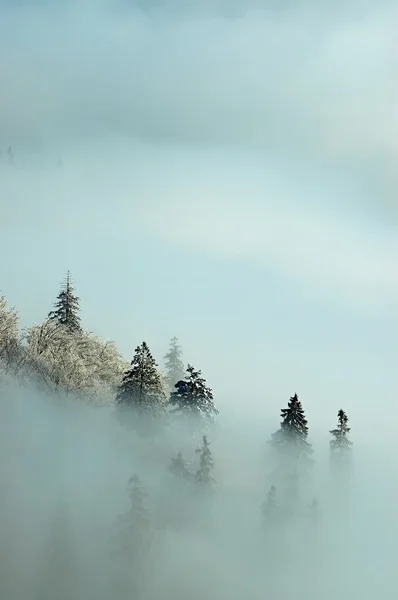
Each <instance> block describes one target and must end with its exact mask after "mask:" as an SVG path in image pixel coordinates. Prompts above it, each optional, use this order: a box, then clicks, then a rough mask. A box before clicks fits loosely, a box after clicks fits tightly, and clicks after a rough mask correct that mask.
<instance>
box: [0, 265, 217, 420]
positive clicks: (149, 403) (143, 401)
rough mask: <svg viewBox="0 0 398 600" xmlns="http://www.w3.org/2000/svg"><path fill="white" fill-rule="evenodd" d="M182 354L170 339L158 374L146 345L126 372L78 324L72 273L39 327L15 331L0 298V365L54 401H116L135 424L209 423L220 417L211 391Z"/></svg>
mask: <svg viewBox="0 0 398 600" xmlns="http://www.w3.org/2000/svg"><path fill="white" fill-rule="evenodd" d="M181 355H182V352H181V347H180V346H179V344H178V339H177V338H176V337H173V338H172V339H171V342H170V348H169V351H168V352H167V354H166V356H165V371H164V372H163V371H161V370H160V369H159V366H158V364H157V363H156V361H155V359H154V358H153V356H152V354H151V351H150V349H149V347H148V345H147V343H146V342H145V341H144V342H142V344H141V345H140V346H137V348H136V349H135V353H134V356H133V359H132V361H131V363H130V366H128V364H127V363H126V362H125V361H124V360H123V358H122V357H121V355H120V354H119V352H118V350H117V348H116V346H115V344H114V343H113V342H109V341H103V340H101V339H99V338H98V337H96V336H95V335H94V334H93V333H92V332H88V331H85V330H84V329H83V328H82V325H81V319H80V306H79V298H78V297H77V296H76V295H75V291H74V288H73V285H72V281H71V276H70V273H69V272H68V273H67V276H66V279H65V281H64V283H63V285H62V287H61V290H60V292H59V294H58V296H57V299H56V302H55V305H54V309H53V310H51V311H50V312H49V313H48V315H47V318H46V319H45V321H44V322H43V323H42V324H40V325H33V326H31V327H28V328H27V329H26V330H25V331H23V332H22V335H20V334H19V332H18V315H17V313H16V311H15V310H14V309H9V310H7V308H6V299H5V297H0V366H1V368H2V371H3V372H6V373H13V374H14V375H18V377H19V379H20V380H21V381H26V380H28V381H29V382H30V383H34V384H36V385H37V386H38V387H39V388H40V389H41V390H44V391H47V392H50V393H51V394H57V393H62V394H66V395H74V396H84V397H85V398H86V399H91V400H93V399H97V400H98V399H101V400H108V401H111V402H115V404H116V406H118V407H120V408H128V409H129V410H130V412H131V413H132V412H134V414H135V416H136V417H137V419H138V418H139V417H140V416H141V417H145V418H149V417H151V418H158V417H164V418H165V417H166V416H168V415H169V414H170V413H173V414H175V415H180V416H185V417H191V418H192V419H193V418H196V419H197V420H202V421H208V422H211V421H212V419H213V417H214V416H215V415H217V414H218V410H217V408H216V407H215V404H214V399H213V393H212V390H211V389H210V388H209V387H208V386H207V384H206V381H205V379H204V378H203V377H202V376H201V371H199V370H195V369H194V367H193V366H192V365H191V364H188V366H187V368H186V370H185V369H184V364H183V362H182V360H181Z"/></svg>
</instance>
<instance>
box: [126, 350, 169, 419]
mask: <svg viewBox="0 0 398 600" xmlns="http://www.w3.org/2000/svg"><path fill="white" fill-rule="evenodd" d="M116 404H118V405H119V406H125V407H129V408H133V409H135V410H137V411H138V413H140V414H142V415H152V416H157V415H160V414H162V413H163V412H164V410H165V404H166V395H165V392H164V388H163V385H162V379H161V376H160V373H159V371H158V369H157V364H156V362H155V359H154V358H153V356H152V354H151V352H150V350H149V348H148V345H147V344H146V342H142V344H141V346H137V348H136V349H135V354H134V357H133V359H132V361H131V367H130V368H129V369H128V370H127V371H126V372H125V374H124V375H123V379H122V383H121V385H120V387H119V390H118V393H117V396H116Z"/></svg>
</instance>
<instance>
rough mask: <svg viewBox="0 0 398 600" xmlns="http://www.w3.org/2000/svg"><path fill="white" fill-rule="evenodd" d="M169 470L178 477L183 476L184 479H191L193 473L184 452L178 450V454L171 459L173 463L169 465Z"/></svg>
mask: <svg viewBox="0 0 398 600" xmlns="http://www.w3.org/2000/svg"><path fill="white" fill-rule="evenodd" d="M169 471H170V472H171V473H173V475H176V476H177V477H181V478H182V479H191V478H192V473H191V471H190V470H189V468H188V465H187V463H186V461H185V460H184V458H183V456H182V453H181V452H178V454H177V456H175V457H173V458H172V459H171V464H170V466H169Z"/></svg>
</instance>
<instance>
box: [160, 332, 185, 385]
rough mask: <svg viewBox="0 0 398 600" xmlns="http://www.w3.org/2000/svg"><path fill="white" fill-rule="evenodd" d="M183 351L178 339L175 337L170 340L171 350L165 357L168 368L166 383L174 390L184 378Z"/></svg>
mask: <svg viewBox="0 0 398 600" xmlns="http://www.w3.org/2000/svg"><path fill="white" fill-rule="evenodd" d="M181 356H182V351H181V346H180V345H179V344H178V339H177V338H176V337H175V336H174V337H173V338H171V340H170V348H169V351H168V352H167V354H166V355H165V357H164V360H165V367H166V381H167V384H168V386H169V389H170V390H172V389H173V388H174V386H175V384H176V383H177V382H178V381H180V380H181V379H183V378H184V371H185V369H184V364H183V362H182V360H181Z"/></svg>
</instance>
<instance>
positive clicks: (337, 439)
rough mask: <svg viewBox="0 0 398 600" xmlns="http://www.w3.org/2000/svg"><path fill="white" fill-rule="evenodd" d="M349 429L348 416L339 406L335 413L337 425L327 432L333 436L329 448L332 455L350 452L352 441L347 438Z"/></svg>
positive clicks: (342, 454) (345, 454) (344, 455)
mask: <svg viewBox="0 0 398 600" xmlns="http://www.w3.org/2000/svg"><path fill="white" fill-rule="evenodd" d="M350 431H351V428H350V427H348V417H347V415H346V413H345V412H344V410H343V409H342V408H341V409H340V410H339V412H338V413H337V427H336V429H332V430H331V431H330V432H329V433H330V434H331V435H332V436H333V439H332V440H331V441H330V449H331V451H332V453H333V454H334V455H336V454H338V455H340V456H342V457H346V456H347V455H348V454H349V453H350V452H351V446H352V442H351V441H350V440H349V439H348V434H349V433H350Z"/></svg>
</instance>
